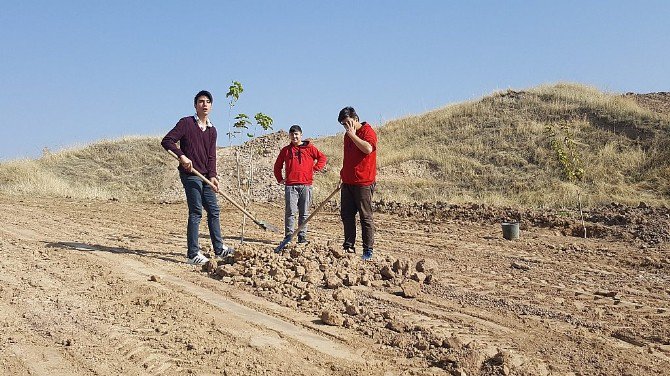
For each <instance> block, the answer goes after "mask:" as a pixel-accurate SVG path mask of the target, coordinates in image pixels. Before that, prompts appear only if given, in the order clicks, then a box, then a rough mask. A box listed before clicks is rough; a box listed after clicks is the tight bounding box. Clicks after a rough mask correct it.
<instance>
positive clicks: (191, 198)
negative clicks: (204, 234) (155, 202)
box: [179, 172, 223, 258]
mask: <svg viewBox="0 0 670 376" xmlns="http://www.w3.org/2000/svg"><path fill="white" fill-rule="evenodd" d="M179 178H180V179H181V183H182V185H183V186H184V191H185V192H186V203H187V204H188V225H187V226H186V246H187V252H186V256H187V257H188V258H193V257H195V256H196V255H197V254H198V252H200V246H199V245H198V232H199V227H200V219H202V208H203V207H204V208H205V210H206V211H207V227H208V228H209V237H210V239H211V240H212V247H213V248H214V252H215V253H220V252H221V250H222V249H223V238H222V237H221V224H220V222H219V211H220V209H219V203H218V202H217V201H216V192H214V190H213V189H212V188H211V187H210V186H209V185H207V183H205V182H203V181H202V179H200V178H199V177H197V176H195V175H188V174H185V173H183V172H180V173H179Z"/></svg>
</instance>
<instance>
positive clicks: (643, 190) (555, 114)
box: [317, 84, 670, 207]
mask: <svg viewBox="0 0 670 376" xmlns="http://www.w3.org/2000/svg"><path fill="white" fill-rule="evenodd" d="M561 125H563V126H566V127H568V129H570V130H571V131H572V132H573V134H574V139H575V141H576V142H577V153H578V155H579V156H580V157H581V159H582V161H583V164H584V168H585V172H586V173H585V176H584V180H583V181H582V182H569V181H567V179H566V178H565V177H564V176H563V170H562V168H561V166H560V164H559V163H558V159H557V156H556V153H555V151H554V150H552V149H551V147H550V144H549V141H550V139H549V135H548V134H547V133H546V132H545V128H546V127H547V126H553V127H559V126H561ZM377 132H378V137H379V142H380V143H379V149H378V150H379V154H378V167H379V175H378V181H379V184H378V186H379V189H378V192H379V193H378V196H377V197H378V198H379V199H383V200H391V201H408V202H411V201H446V202H471V201H476V202H486V203H492V204H503V205H526V206H534V207H556V206H558V207H560V206H568V207H574V206H575V204H576V202H577V192H581V196H582V200H583V202H584V203H585V204H586V205H594V204H600V203H608V202H612V201H616V202H622V203H627V204H637V203H638V202H640V201H645V202H647V203H649V204H655V205H667V204H668V203H670V200H669V199H670V185H669V183H670V179H669V177H670V167H669V166H670V162H669V161H670V159H669V157H670V155H669V154H670V151H669V150H670V147H669V146H670V145H669V143H670V142H669V135H670V118H668V117H667V116H664V115H660V114H658V113H655V112H652V111H650V110H647V109H644V108H642V107H640V106H638V105H637V103H636V102H635V101H634V100H633V99H631V98H626V97H622V96H619V95H610V94H605V93H602V92H600V91H598V90H596V89H594V88H591V87H587V86H582V85H576V84H557V85H551V86H540V87H537V88H534V89H530V90H527V91H520V92H515V91H511V90H508V91H505V92H499V93H494V94H492V95H490V96H487V97H485V98H482V99H481V100H477V101H472V102H466V103H461V104H456V105H451V106H447V107H445V108H441V109H438V110H435V111H431V112H428V113H425V114H422V115H419V116H412V117H407V118H403V119H397V120H393V121H390V122H388V123H387V124H385V125H384V126H382V127H379V128H377ZM317 145H319V146H320V148H321V149H322V150H323V151H324V152H325V153H327V154H328V155H332V156H334V157H333V158H332V159H331V160H332V163H333V165H334V164H336V163H339V164H340V165H341V154H342V135H338V136H334V137H329V138H325V139H322V140H319V141H318V143H317ZM336 179H337V173H336V171H333V172H331V173H330V174H328V176H325V177H324V180H336Z"/></svg>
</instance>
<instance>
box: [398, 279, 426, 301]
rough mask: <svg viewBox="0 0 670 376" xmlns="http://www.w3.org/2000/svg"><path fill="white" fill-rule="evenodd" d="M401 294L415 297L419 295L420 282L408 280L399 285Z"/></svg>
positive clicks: (406, 296)
mask: <svg viewBox="0 0 670 376" xmlns="http://www.w3.org/2000/svg"><path fill="white" fill-rule="evenodd" d="M400 288H402V295H403V296H404V297H405V298H416V297H418V296H419V295H421V284H420V283H419V282H417V281H413V280H409V281H405V282H403V283H402V284H401V285H400Z"/></svg>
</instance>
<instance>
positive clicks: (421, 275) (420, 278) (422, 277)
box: [410, 272, 426, 283]
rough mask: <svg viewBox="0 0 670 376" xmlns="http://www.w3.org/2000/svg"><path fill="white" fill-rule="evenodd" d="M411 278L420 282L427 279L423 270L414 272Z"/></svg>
mask: <svg viewBox="0 0 670 376" xmlns="http://www.w3.org/2000/svg"><path fill="white" fill-rule="evenodd" d="M410 278H412V279H413V280H415V281H417V282H419V283H423V281H425V280H426V275H425V274H424V273H422V272H414V273H412V276H411V277H410Z"/></svg>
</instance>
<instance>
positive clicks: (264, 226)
mask: <svg viewBox="0 0 670 376" xmlns="http://www.w3.org/2000/svg"><path fill="white" fill-rule="evenodd" d="M167 152H168V153H170V155H172V156H173V157H175V158H176V159H177V160H179V157H178V156H177V154H175V153H174V152H173V151H172V150H168V151H167ZM191 172H192V173H194V174H195V175H196V176H198V177H199V178H200V179H202V181H204V182H205V183H207V184H208V185H209V186H210V187H212V188H214V189H216V187H215V186H214V184H212V182H211V181H210V180H209V179H207V178H206V177H204V176H203V175H202V174H201V173H199V172H198V171H196V170H195V169H191ZM218 192H219V194H220V195H221V196H223V197H224V198H225V199H226V200H228V202H230V203H231V204H233V206H235V207H236V208H238V209H239V210H240V211H241V212H242V213H244V215H246V216H247V217H249V219H251V220H252V221H254V223H255V224H256V225H258V227H260V228H262V229H263V230H266V231H267V230H269V231H272V232H279V230H278V229H277V228H276V227H275V226H273V225H271V224H269V223H266V222H263V221H259V220H258V219H256V218H254V216H253V215H251V213H249V212H248V211H247V210H246V209H244V208H243V207H242V206H241V205H240V204H238V203H237V202H235V201H234V200H233V199H232V198H231V197H230V196H228V195H227V194H226V193H225V192H223V191H222V190H219V191H218Z"/></svg>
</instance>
